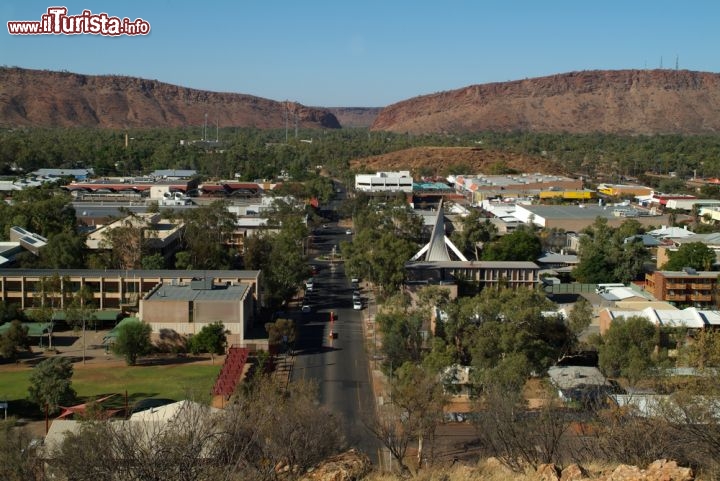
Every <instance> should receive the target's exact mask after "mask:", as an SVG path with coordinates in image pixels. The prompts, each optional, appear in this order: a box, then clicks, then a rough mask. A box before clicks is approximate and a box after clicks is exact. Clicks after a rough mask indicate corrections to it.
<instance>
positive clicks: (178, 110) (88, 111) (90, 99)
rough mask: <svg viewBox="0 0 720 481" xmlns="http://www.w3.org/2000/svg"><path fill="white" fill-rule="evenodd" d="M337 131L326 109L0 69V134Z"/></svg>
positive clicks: (133, 81) (129, 80) (139, 82)
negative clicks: (3, 130)
mask: <svg viewBox="0 0 720 481" xmlns="http://www.w3.org/2000/svg"><path fill="white" fill-rule="evenodd" d="M296 120H297V125H298V127H300V128H332V129H335V128H340V124H339V122H338V121H337V118H335V116H334V115H333V114H332V113H330V112H329V111H328V110H326V109H318V108H313V107H306V106H304V105H300V104H298V103H295V102H276V101H274V100H268V99H264V98H260V97H254V96H252V95H244V94H237V93H222V92H209V91H206V90H197V89H190V88H185V87H179V86H177V85H171V84H167V83H163V82H159V81H157V80H146V79H140V78H135V77H122V76H110V75H97V76H95V75H80V74H75V73H70V72H51V71H47V70H29V69H21V68H0V125H2V126H5V127H20V126H25V127H100V128H127V127H182V126H190V125H192V126H201V125H203V124H205V122H206V121H207V124H208V126H209V127H210V126H212V127H214V126H215V125H219V126H220V127H228V126H232V127H257V128H282V127H284V126H286V125H287V124H289V125H292V126H293V127H294V126H295V121H296Z"/></svg>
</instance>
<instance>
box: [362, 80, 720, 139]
mask: <svg viewBox="0 0 720 481" xmlns="http://www.w3.org/2000/svg"><path fill="white" fill-rule="evenodd" d="M372 128H373V130H381V131H392V132H411V133H418V134H420V133H433V132H453V133H460V132H473V131H527V132H555V133H562V132H567V133H592V132H602V133H615V134H630V135H632V134H669V133H677V134H716V133H718V132H720V74H716V73H706V72H691V71H687V70H616V71H583V72H572V73H566V74H560V75H552V76H548V77H540V78H531V79H525V80H518V81H513V82H501V83H489V84H483V85H473V86H470V87H465V88H461V89H458V90H451V91H447V92H440V93H436V94H432V95H424V96H420V97H416V98H412V99H409V100H405V101H402V102H398V103H396V104H393V105H390V106H388V107H386V108H385V109H383V110H382V111H381V112H380V114H379V115H378V117H377V119H376V120H375V123H374V124H373V126H372Z"/></svg>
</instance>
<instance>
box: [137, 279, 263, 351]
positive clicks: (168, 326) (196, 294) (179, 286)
mask: <svg viewBox="0 0 720 481" xmlns="http://www.w3.org/2000/svg"><path fill="white" fill-rule="evenodd" d="M254 307H255V305H254V299H253V296H252V293H251V290H250V288H249V286H248V285H246V284H229V283H227V282H224V283H219V282H215V280H214V279H213V278H211V277H205V278H196V279H192V280H191V281H190V282H187V283H177V282H172V281H171V282H170V283H169V284H168V283H160V284H158V285H157V286H155V287H154V288H153V289H152V290H151V291H150V292H148V293H147V294H146V295H145V296H143V298H142V299H141V301H140V312H139V318H140V319H141V320H143V321H144V322H147V323H148V324H150V326H152V329H153V332H154V333H156V334H160V333H162V332H167V331H171V332H174V333H177V334H180V335H183V336H189V335H193V334H197V333H199V332H200V330H201V329H202V328H203V327H204V326H207V325H209V324H212V323H214V322H217V321H222V323H223V325H224V326H225V328H226V329H227V331H228V334H227V336H228V344H231V345H232V344H241V343H242V342H243V341H244V340H245V333H246V332H247V330H248V329H249V328H250V327H251V326H252V319H253V317H254V316H253V314H254Z"/></svg>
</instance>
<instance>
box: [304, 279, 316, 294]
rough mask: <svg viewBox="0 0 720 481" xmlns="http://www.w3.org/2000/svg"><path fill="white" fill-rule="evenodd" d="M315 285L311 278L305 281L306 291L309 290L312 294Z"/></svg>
mask: <svg viewBox="0 0 720 481" xmlns="http://www.w3.org/2000/svg"><path fill="white" fill-rule="evenodd" d="M314 285H315V281H314V279H313V278H312V277H311V278H310V279H308V280H306V281H305V290H307V291H308V292H312V290H313V286H314Z"/></svg>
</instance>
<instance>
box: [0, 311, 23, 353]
mask: <svg viewBox="0 0 720 481" xmlns="http://www.w3.org/2000/svg"><path fill="white" fill-rule="evenodd" d="M21 349H22V350H28V349H30V338H29V337H28V328H27V326H23V325H22V324H21V323H20V321H18V320H14V321H12V322H11V323H10V328H9V329H8V330H7V331H5V333H3V334H0V356H2V357H3V358H5V359H16V358H17V356H18V353H19V351H20V350H21Z"/></svg>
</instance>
